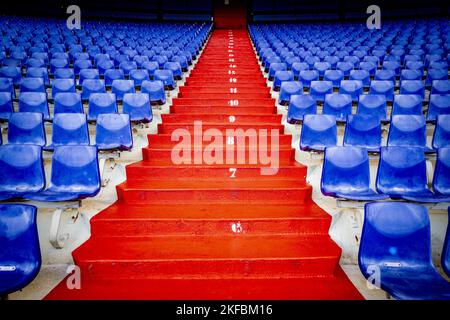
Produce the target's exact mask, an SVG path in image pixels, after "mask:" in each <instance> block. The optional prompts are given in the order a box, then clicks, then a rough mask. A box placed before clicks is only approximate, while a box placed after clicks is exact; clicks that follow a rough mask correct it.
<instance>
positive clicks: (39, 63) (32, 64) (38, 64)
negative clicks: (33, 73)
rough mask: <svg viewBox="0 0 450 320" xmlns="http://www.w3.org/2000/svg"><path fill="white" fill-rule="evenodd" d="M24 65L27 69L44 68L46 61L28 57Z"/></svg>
mask: <svg viewBox="0 0 450 320" xmlns="http://www.w3.org/2000/svg"><path fill="white" fill-rule="evenodd" d="M25 66H26V67H27V70H28V69H29V68H44V67H46V63H45V61H44V60H42V59H36V58H29V59H28V60H27V62H26V63H25Z"/></svg>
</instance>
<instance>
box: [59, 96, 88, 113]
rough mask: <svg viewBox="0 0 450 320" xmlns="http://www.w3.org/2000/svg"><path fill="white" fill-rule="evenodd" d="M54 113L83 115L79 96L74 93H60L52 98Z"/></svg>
mask: <svg viewBox="0 0 450 320" xmlns="http://www.w3.org/2000/svg"><path fill="white" fill-rule="evenodd" d="M54 100H55V102H54V104H55V105H54V110H53V111H54V113H55V115H56V114H58V113H84V109H83V103H82V101H81V95H80V94H79V93H75V92H60V93H57V94H56V95H55V97H54Z"/></svg>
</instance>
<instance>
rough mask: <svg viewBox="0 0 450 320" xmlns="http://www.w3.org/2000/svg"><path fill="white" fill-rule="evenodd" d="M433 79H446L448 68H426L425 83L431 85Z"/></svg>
mask: <svg viewBox="0 0 450 320" xmlns="http://www.w3.org/2000/svg"><path fill="white" fill-rule="evenodd" d="M434 80H448V69H428V71H427V78H426V79H425V85H426V86H431V85H432V84H433V81H434Z"/></svg>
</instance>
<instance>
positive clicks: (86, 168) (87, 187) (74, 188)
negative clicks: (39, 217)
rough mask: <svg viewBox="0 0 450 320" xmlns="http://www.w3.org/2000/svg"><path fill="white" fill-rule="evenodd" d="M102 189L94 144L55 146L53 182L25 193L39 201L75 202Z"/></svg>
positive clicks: (92, 195)
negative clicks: (46, 186) (45, 186)
mask: <svg viewBox="0 0 450 320" xmlns="http://www.w3.org/2000/svg"><path fill="white" fill-rule="evenodd" d="M99 191H100V171H99V167H98V157H97V148H96V147H95V146H59V147H55V150H54V153H53V157H52V175H51V180H50V185H49V186H48V188H47V189H45V190H44V191H41V192H38V193H34V194H26V195H25V198H26V199H29V200H36V201H45V202H47V201H72V200H81V199H84V198H88V197H94V196H95V195H97V193H98V192H99Z"/></svg>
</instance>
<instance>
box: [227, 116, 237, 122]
mask: <svg viewBox="0 0 450 320" xmlns="http://www.w3.org/2000/svg"><path fill="white" fill-rule="evenodd" d="M228 120H229V121H230V123H234V122H235V121H236V117H235V116H229V117H228Z"/></svg>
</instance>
